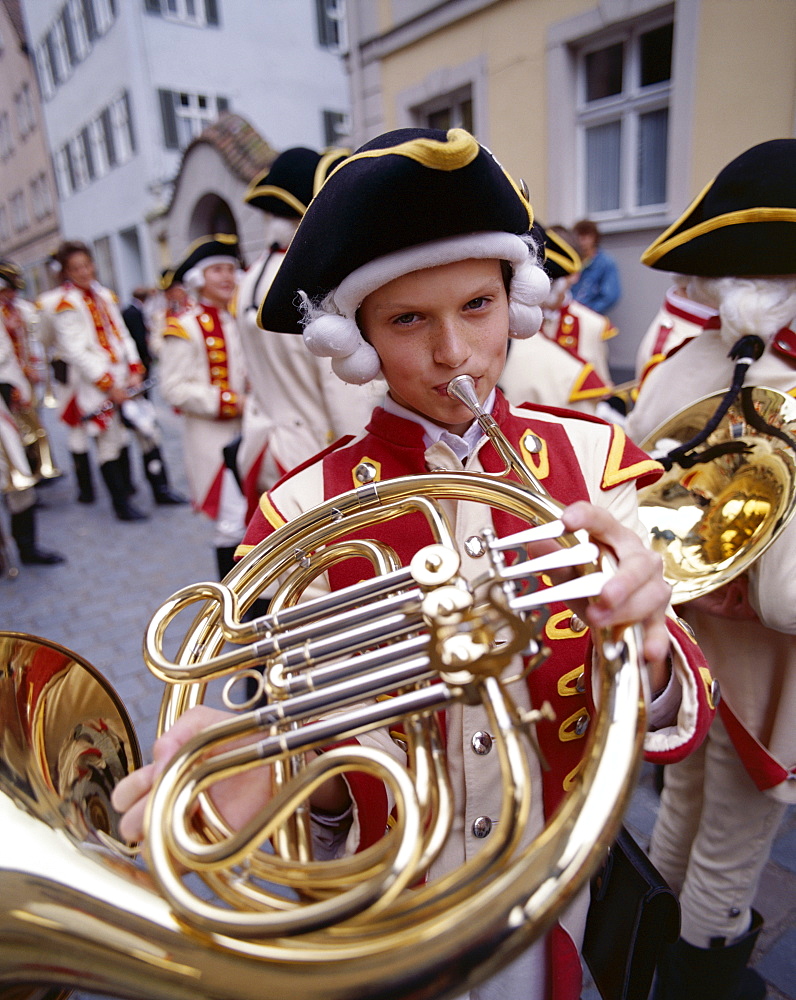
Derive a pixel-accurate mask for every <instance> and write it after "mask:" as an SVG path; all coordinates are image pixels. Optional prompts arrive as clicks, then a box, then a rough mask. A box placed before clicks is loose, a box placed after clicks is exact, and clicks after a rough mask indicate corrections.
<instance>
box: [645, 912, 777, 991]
mask: <svg viewBox="0 0 796 1000" xmlns="http://www.w3.org/2000/svg"><path fill="white" fill-rule="evenodd" d="M762 926H763V918H762V917H761V916H760V914H759V913H758V912H757V911H756V910H752V923H751V925H750V927H749V930H748V931H747V932H746V933H745V934H744V935H743V936H742V937H740V938H738V940H737V941H733V943H732V944H729V945H724V944H716V945H715V946H713V947H710V948H696V947H695V946H694V945H692V944H689V943H688V942H687V941H684V940H683V939H682V938H680V939H679V940H678V941H676V942H675V943H674V944H672V945H669V946H668V947H666V948H664V949H663V951H662V954H661V958H660V961H659V962H658V970H657V975H656V979H655V988H654V989H653V991H652V1000H764V998H765V995H766V984H765V982H764V981H763V979H762V977H761V976H760V975H759V974H758V973H757V972H755V971H754V969H748V968H747V967H746V963H747V962H748V961H749V959H750V957H751V955H752V951H753V949H754V946H755V942H756V941H757V936H758V934H759V933H760V929H761V927H762Z"/></svg>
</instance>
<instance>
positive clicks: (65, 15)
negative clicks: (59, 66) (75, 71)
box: [61, 7, 80, 66]
mask: <svg viewBox="0 0 796 1000" xmlns="http://www.w3.org/2000/svg"><path fill="white" fill-rule="evenodd" d="M61 20H62V21H63V25H64V36H65V38H66V51H67V52H68V53H69V62H70V63H71V64H72V65H73V66H77V64H78V63H79V62H80V59H79V58H78V55H77V45H76V43H75V28H74V25H73V24H72V18H71V16H70V14H69V9H68V8H67V7H64V9H63V12H62V13H61Z"/></svg>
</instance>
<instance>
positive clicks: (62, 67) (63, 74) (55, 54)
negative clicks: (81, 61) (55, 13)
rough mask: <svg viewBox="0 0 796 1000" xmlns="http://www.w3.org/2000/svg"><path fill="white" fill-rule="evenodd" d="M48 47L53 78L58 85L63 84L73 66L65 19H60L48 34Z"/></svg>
mask: <svg viewBox="0 0 796 1000" xmlns="http://www.w3.org/2000/svg"><path fill="white" fill-rule="evenodd" d="M47 47H48V49H49V50H50V63H51V65H52V68H53V78H54V80H55V82H56V83H63V82H64V80H66V79H67V78H68V77H69V73H70V72H71V65H72V62H71V59H70V58H69V48H68V46H67V43H66V29H65V27H64V19H63V17H59V18H58V19H57V20H56V21H55V23H54V24H53V26H52V28H51V29H50V30H49V31H48V32H47Z"/></svg>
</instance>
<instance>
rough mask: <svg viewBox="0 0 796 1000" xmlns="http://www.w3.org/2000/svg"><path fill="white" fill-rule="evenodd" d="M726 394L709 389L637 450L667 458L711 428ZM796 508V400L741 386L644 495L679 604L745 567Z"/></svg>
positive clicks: (643, 509)
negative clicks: (718, 418)
mask: <svg viewBox="0 0 796 1000" xmlns="http://www.w3.org/2000/svg"><path fill="white" fill-rule="evenodd" d="M723 396H724V393H721V392H720V393H715V394H712V395H709V396H705V397H703V398H702V399H700V400H697V401H696V402H695V403H693V404H691V405H690V406H687V407H685V408H684V409H682V410H680V411H679V412H677V413H676V414H674V416H672V417H671V418H670V419H669V420H667V421H665V422H664V423H663V424H661V425H660V426H659V427H657V428H656V429H655V430H654V431H652V432H651V433H650V434H649V435H648V436H647V437H646V438H645V440H644V441H643V442H642V443H641V447H642V448H643V449H644V450H645V451H648V452H649V453H650V454H652V455H653V456H654V457H658V456H662V455H664V454H666V453H668V452H671V451H672V450H674V449H675V448H676V447H677V446H681V445H683V444H684V443H685V442H688V441H690V440H691V439H692V438H694V437H695V436H696V435H697V434H698V433H699V432H700V431H701V430H702V428H704V427H706V425H707V424H708V421H709V420H710V418H711V416H712V415H713V414H714V413H715V412H716V409H717V407H718V405H719V403H720V402H721V400H722V398H723ZM794 511H796V399H794V398H793V397H792V396H787V395H785V394H784V393H781V392H779V391H777V390H775V389H770V388H763V387H759V386H755V387H747V388H744V389H741V391H740V394H739V396H738V397H737V398H736V400H735V401H734V402H733V404H732V405H731V406H730V407H729V409H728V410H727V412H726V414H725V415H724V417H723V418H722V420H721V422H720V423H719V424H718V426H717V427H716V429H715V430H714V431H713V432H712V433H711V434H710V435H709V436H708V438H707V439H706V440H705V441H704V443H702V444H701V445H700V447H699V450H698V451H695V452H694V453H693V454H689V456H688V458H687V459H686V460H685V463H684V465H681V464H679V463H678V462H675V463H674V464H673V465H672V466H671V468H670V469H669V470H668V471H667V472H666V473H665V474H664V475H663V477H662V478H661V479H659V480H658V481H657V482H656V483H653V484H652V485H651V486H648V487H645V488H644V489H643V490H641V492H640V493H639V516H640V518H641V521H642V523H643V524H644V526H645V528H646V530H647V532H648V535H649V540H650V544H651V546H652V548H653V549H655V550H656V551H657V552H658V553H659V554H660V555H661V557H662V558H663V563H664V565H663V575H664V577H665V578H666V580H667V581H668V582H669V583H670V584H671V585H672V589H673V595H672V602H673V603H674V604H679V603H683V602H685V601H690V600H692V599H694V598H696V597H700V596H702V595H703V594H707V593H710V592H711V591H713V590H715V589H717V588H718V587H720V586H722V585H724V584H725V583H728V582H729V581H730V580H732V579H734V578H735V577H737V576H739V575H740V574H741V573H744V572H746V571H747V570H748V569H749V568H750V567H751V566H752V565H753V564H754V562H755V561H756V560H757V559H758V558H759V557H760V556H761V555H762V554H763V553H764V552H765V551H766V549H767V548H768V547H769V546H770V545H771V543H772V542H773V541H774V539H775V538H776V537H777V535H778V534H779V533H780V532H781V531H782V529H783V528H784V527H785V526H786V525H787V524H788V522H789V521H790V519H791V518H792V517H793V514H794Z"/></svg>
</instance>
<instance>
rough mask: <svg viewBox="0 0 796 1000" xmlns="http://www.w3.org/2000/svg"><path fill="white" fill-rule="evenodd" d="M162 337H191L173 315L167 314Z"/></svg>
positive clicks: (184, 338) (186, 338)
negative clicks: (167, 317)
mask: <svg viewBox="0 0 796 1000" xmlns="http://www.w3.org/2000/svg"><path fill="white" fill-rule="evenodd" d="M163 336H164V337H181V338H182V339H183V340H190V339H191V337H190V335H189V333H188V331H187V330H186V329H185V327H184V326H183V325H182V324H181V323H180V322H179V321H178V320H177V319H175V317H174V316H169V320H168V322H167V323H166V329H165V330H164V331H163Z"/></svg>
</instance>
